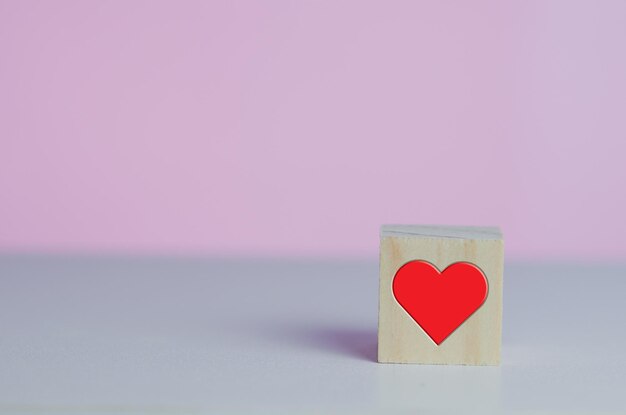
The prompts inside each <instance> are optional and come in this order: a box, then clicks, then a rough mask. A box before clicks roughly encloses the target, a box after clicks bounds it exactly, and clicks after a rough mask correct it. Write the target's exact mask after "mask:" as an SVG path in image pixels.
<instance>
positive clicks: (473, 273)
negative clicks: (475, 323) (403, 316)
mask: <svg viewBox="0 0 626 415" xmlns="http://www.w3.org/2000/svg"><path fill="white" fill-rule="evenodd" d="M407 266H409V267H410V266H426V268H427V271H428V272H430V274H431V275H430V277H433V275H432V274H433V273H434V274H435V278H436V280H435V285H436V287H435V288H437V289H438V290H440V291H444V294H446V293H445V290H442V288H441V287H442V285H441V283H442V282H441V280H438V279H439V278H445V277H446V275H445V274H446V272H449V273H451V272H454V271H453V270H455V268H456V269H458V267H463V268H468V267H469V268H468V269H465V270H464V271H463V270H461V271H456V273H454V275H453V276H452V277H451V278H459V275H458V274H459V273H461V274H465V275H461V277H462V278H463V279H465V280H466V281H464V284H465V285H466V288H467V287H468V285H467V282H468V281H467V277H468V276H470V277H472V278H475V277H477V276H478V277H481V278H479V280H477V281H480V282H481V283H482V282H484V293H482V294H480V293H478V292H475V293H473V294H474V295H480V296H482V299H481V300H480V301H478V302H476V304H473V305H470V307H471V311H467V310H466V312H467V315H465V313H463V314H462V316H464V318H462V319H461V320H460V321H458V322H455V323H454V324H455V325H454V326H453V327H452V328H451V329H449V331H445V334H444V335H441V334H439V335H435V334H434V333H433V332H434V331H438V330H439V329H438V328H436V327H435V329H434V330H433V327H425V325H427V324H432V321H430V322H425V321H424V318H423V316H420V315H419V311H416V310H413V311H411V310H409V309H408V308H409V307H410V306H411V304H408V303H407V301H404V302H405V304H406V305H405V304H403V301H402V300H401V299H399V298H398V296H400V297H405V294H406V293H400V294H398V293H397V292H396V291H397V289H398V288H397V284H396V281H397V278H398V276H399V275H400V274H401V271H402V270H403V269H406V267H407ZM409 272H410V271H409ZM419 274H420V273H419V272H417V275H415V272H414V271H413V273H410V274H409V276H413V279H414V277H415V276H420V275H419ZM404 275H406V274H404ZM448 275H450V274H448ZM401 278H402V277H401ZM449 281H450V280H443V282H444V283H446V282H448V283H449ZM477 281H475V283H477ZM437 283H439V284H438V285H437ZM430 284H431V285H432V284H433V283H432V282H431V283H430ZM427 285H428V284H427ZM479 285H480V284H479ZM443 288H446V286H445V285H444V287H443ZM452 288H453V289H454V288H455V287H454V286H452ZM469 288H471V289H476V288H481V287H471V284H470V285H469ZM431 289H432V287H431ZM447 289H448V290H450V286H449V284H448V286H447ZM391 293H392V295H393V297H394V299H395V300H396V302H397V303H398V305H399V306H400V307H401V308H402V309H403V310H404V311H405V312H406V313H407V314H408V315H409V317H410V318H411V319H412V320H413V322H415V323H416V324H417V326H418V327H419V328H420V329H422V330H423V331H424V333H426V335H427V336H428V338H429V339H431V340H432V341H433V343H435V345H437V346H440V345H441V344H442V343H443V342H444V341H445V340H447V339H448V338H449V337H450V336H451V335H452V334H453V333H454V332H455V331H456V330H458V329H459V328H460V327H461V326H462V325H463V324H465V322H466V321H467V320H468V319H469V318H470V317H472V316H473V315H474V314H475V313H476V312H477V311H478V310H480V309H481V307H482V306H483V305H484V304H485V302H486V301H487V297H488V296H489V279H488V278H487V276H486V274H485V272H484V271H483V270H482V269H481V268H480V267H479V266H478V265H476V264H474V263H471V262H467V261H456V262H453V263H451V264H449V265H448V266H447V267H445V268H444V269H443V270H442V271H440V270H439V268H438V267H437V266H436V265H434V264H433V263H431V262H430V261H427V260H421V259H416V260H411V261H408V262H406V263H405V264H404V265H402V266H401V267H400V268H398V270H397V271H396V273H395V274H394V277H393V279H392V282H391ZM427 294H428V293H427ZM435 294H438V295H439V297H441V296H442V295H441V292H438V293H435ZM404 300H406V297H405V298H404ZM409 300H410V301H412V299H409ZM413 305H414V304H413ZM448 306H449V304H448ZM467 306H468V305H467V304H466V305H465V307H467ZM421 311H422V312H423V310H421ZM434 311H435V310H432V311H428V310H427V311H426V315H428V313H430V314H432V312H434ZM440 311H441V310H440ZM446 311H447V310H444V312H443V313H441V314H444V315H446V316H448V317H450V316H452V317H454V310H453V311H452V312H446ZM419 320H422V323H420V321H419ZM426 320H428V319H426ZM439 324H441V321H440V322H439ZM443 324H444V325H445V324H446V322H445V321H444V322H443Z"/></svg>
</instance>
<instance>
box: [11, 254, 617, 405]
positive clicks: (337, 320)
mask: <svg viewBox="0 0 626 415" xmlns="http://www.w3.org/2000/svg"><path fill="white" fill-rule="evenodd" d="M504 278H505V281H504V287H505V288H504V305H505V308H504V335H503V355H502V359H503V364H502V366H500V367H466V366H422V365H385V364H378V363H376V362H375V358H376V326H377V306H378V304H377V302H378V297H377V290H378V264H377V262H376V261H375V260H372V261H369V262H367V261H363V262H358V261H339V260H337V261H310V260H302V261H297V260H288V261H279V260H218V259H193V258H192V259H189V258H188V259H185V258H170V259H168V258H106V257H102V258H80V257H46V256H26V255H21V256H9V255H4V256H0V333H1V336H0V413H2V414H4V413H7V414H8V413H11V414H13V413H19V414H25V413H35V414H40V413H46V414H57V413H59V414H78V413H81V414H83V413H84V414H90V413H95V414H126V413H147V414H187V413H194V414H195V413H342V412H343V413H389V412H394V411H393V410H399V411H402V410H411V411H409V412H410V413H448V412H449V413H472V412H480V413H499V412H507V413H511V412H512V413H525V412H534V411H539V410H541V411H546V412H550V411H557V412H580V413H583V412H592V413H599V412H606V413H613V412H625V411H626V301H625V296H626V264H573V263H570V264H567V263H562V264H557V263H543V264H542V263H510V262H507V264H506V267H505V276H504ZM413 409H420V410H421V411H413Z"/></svg>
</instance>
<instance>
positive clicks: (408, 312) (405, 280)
mask: <svg viewBox="0 0 626 415" xmlns="http://www.w3.org/2000/svg"><path fill="white" fill-rule="evenodd" d="M503 265H504V240H503V238H502V233H501V232H500V230H499V229H498V228H494V227H453V226H418V225H384V226H382V228H381V234H380V299H379V319H378V361H379V362H381V363H425V364H461V365H498V364H499V363H500V344H501V337H502V273H503Z"/></svg>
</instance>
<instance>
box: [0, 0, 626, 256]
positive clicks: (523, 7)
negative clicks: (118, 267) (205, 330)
mask: <svg viewBox="0 0 626 415" xmlns="http://www.w3.org/2000/svg"><path fill="white" fill-rule="evenodd" d="M625 151H626V2H624V1H621V0H618V1H585V2H581V1H543V0H542V1H523V2H515V3H513V2H502V1H476V2H467V1H458V2H448V1H440V2H413V1H406V2H395V1H391V2H364V1H334V0H333V1H261V2H260V1H249V2H238V1H197V2H196V1H169V2H164V1H100V2H95V1H41V2H39V1H17V0H16V1H6V0H0V251H4V252H33V251H34V252H41V251H43V252H48V251H51V252H122V253H173V254H192V255H196V254H201V255H205V254H206V255H255V256H256V255H258V256H262V255H278V256H282V255H296V256H357V257H358V256H371V257H374V256H375V255H376V253H377V249H378V226H379V225H380V224H381V223H387V222H390V223H448V224H469V225H471V224H477V225H480V224H499V225H501V226H502V228H503V230H504V232H505V235H506V238H507V253H508V255H510V256H512V257H521V258H525V257H540V258H570V257H575V258H623V257H625V256H626V239H625V235H626V220H625V218H624V217H625V213H626V167H625V163H624V152H625Z"/></svg>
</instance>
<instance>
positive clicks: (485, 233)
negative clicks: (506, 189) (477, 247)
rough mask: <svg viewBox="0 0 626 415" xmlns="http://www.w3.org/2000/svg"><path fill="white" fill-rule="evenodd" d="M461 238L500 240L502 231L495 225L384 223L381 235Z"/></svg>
mask: <svg viewBox="0 0 626 415" xmlns="http://www.w3.org/2000/svg"><path fill="white" fill-rule="evenodd" d="M394 236H397V237H414V238H459V239H477V240H500V239H502V232H501V231H500V228H497V227H495V226H444V225H441V226H440V225H383V226H381V228H380V237H381V238H385V237H394Z"/></svg>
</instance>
